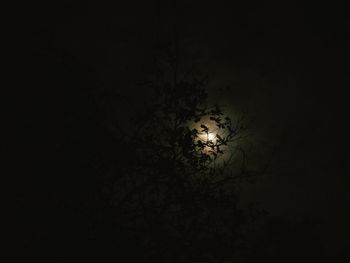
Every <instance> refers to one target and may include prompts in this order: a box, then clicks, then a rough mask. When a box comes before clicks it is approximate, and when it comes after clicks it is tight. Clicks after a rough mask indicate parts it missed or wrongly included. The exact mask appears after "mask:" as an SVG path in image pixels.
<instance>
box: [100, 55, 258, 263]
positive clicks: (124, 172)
mask: <svg viewBox="0 0 350 263" xmlns="http://www.w3.org/2000/svg"><path fill="white" fill-rule="evenodd" d="M168 58H169V59H167V60H163V61H162V62H163V64H162V65H161V67H160V68H158V69H159V70H158V71H157V74H156V75H155V76H152V77H151V78H150V79H149V80H147V81H145V82H143V83H142V88H144V89H147V91H149V95H150V98H151V102H152V103H150V105H149V106H148V107H147V108H146V109H143V113H142V114H140V115H139V116H138V118H137V120H136V121H135V122H134V123H133V124H134V129H130V130H128V131H127V133H126V134H122V135H119V136H120V138H121V139H119V140H118V141H119V142H120V144H119V146H118V147H117V149H116V150H118V151H120V149H123V150H122V151H123V154H122V157H121V158H122V160H118V161H116V162H115V163H114V165H115V166H116V168H115V169H114V170H115V171H117V172H115V173H114V174H112V175H111V176H108V177H105V178H104V180H102V181H101V183H102V185H103V186H102V188H101V189H104V191H103V193H102V194H101V196H102V197H103V198H102V199H103V200H106V202H107V203H108V204H109V206H110V209H111V211H115V212H112V213H113V214H114V220H115V221H114V222H115V225H114V227H115V226H118V227H121V228H123V229H124V230H123V231H126V232H127V235H128V236H131V237H133V240H137V241H136V243H138V246H139V247H143V248H144V251H146V252H145V258H148V259H150V260H152V261H155V260H156V261H161V262H225V260H229V259H230V260H233V259H237V260H238V259H239V258H240V257H242V256H243V250H244V249H243V229H244V225H245V224H247V223H249V222H250V220H251V219H252V217H251V216H249V213H248V212H247V211H244V210H242V209H241V208H240V207H239V197H238V195H237V192H236V188H237V186H238V183H239V182H240V181H242V180H245V179H249V178H251V177H253V176H255V175H256V174H255V173H253V172H250V171H249V170H248V169H247V166H246V156H245V152H244V150H243V149H242V147H241V144H240V141H241V140H242V139H243V138H244V135H245V132H244V131H245V128H244V126H243V123H242V120H241V119H238V120H235V121H233V120H232V119H231V118H230V117H229V116H227V115H225V113H224V112H223V110H222V109H221V107H220V106H219V105H216V104H214V105H212V106H208V105H207V99H208V94H207V92H206V90H205V88H206V85H207V78H206V77H201V78H200V77H196V76H190V77H183V78H179V73H178V69H177V62H176V58H174V57H171V56H170V57H168ZM250 212H251V211H250ZM135 245H136V244H135Z"/></svg>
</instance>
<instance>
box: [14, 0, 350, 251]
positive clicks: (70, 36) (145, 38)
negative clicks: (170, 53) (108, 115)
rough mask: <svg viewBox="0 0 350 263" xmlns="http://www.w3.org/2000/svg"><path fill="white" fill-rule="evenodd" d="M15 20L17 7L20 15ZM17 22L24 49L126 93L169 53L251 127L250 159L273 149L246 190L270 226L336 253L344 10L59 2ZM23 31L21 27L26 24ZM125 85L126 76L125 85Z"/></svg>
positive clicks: (342, 177)
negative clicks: (270, 218) (295, 223)
mask: <svg viewBox="0 0 350 263" xmlns="http://www.w3.org/2000/svg"><path fill="white" fill-rule="evenodd" d="M23 10H25V8H24V9H23ZM30 10H32V11H31V12H28V13H26V14H23V15H22V16H20V17H21V18H23V19H19V20H18V22H17V23H18V24H19V25H20V28H21V29H22V30H24V32H26V33H25V38H24V41H23V43H24V45H25V46H26V48H27V49H29V50H37V51H34V52H38V53H40V52H48V53H50V52H51V53H55V54H60V53H64V52H69V53H71V54H73V55H74V56H75V57H76V58H77V60H78V61H80V63H82V64H88V65H89V66H90V67H92V68H93V71H94V72H95V74H96V75H98V76H99V77H98V78H99V81H100V84H101V86H103V87H113V86H118V92H120V93H123V94H137V93H138V92H140V91H139V90H137V89H138V88H135V87H136V86H135V85H134V84H135V81H136V80H137V79H138V78H142V76H143V75H145V74H147V73H148V65H149V64H150V61H151V59H152V56H153V52H154V51H155V50H157V48H158V45H159V44H162V43H167V42H171V41H172V39H173V34H174V24H175V25H176V28H177V34H178V38H179V46H180V51H181V52H183V53H182V54H184V56H185V57H186V59H187V61H189V62H190V63H194V64H196V65H197V67H198V68H199V69H200V70H202V71H203V72H207V73H208V74H209V76H210V80H211V82H210V93H211V94H213V96H217V95H218V88H219V87H225V86H226V85H229V86H230V87H231V90H230V91H229V95H226V96H225V98H224V99H222V101H223V102H224V104H226V105H229V107H231V109H232V110H233V111H246V112H247V114H248V117H249V118H251V119H252V120H253V122H252V127H251V128H252V130H253V131H254V134H255V137H254V140H255V143H256V145H258V146H257V148H258V150H257V152H258V153H257V154H258V156H259V155H260V156H264V154H265V152H264V151H265V150H264V149H265V147H266V148H269V149H270V148H271V147H272V146H276V147H277V151H276V155H275V159H274V161H273V163H272V165H271V173H270V174H268V175H266V176H263V177H262V178H260V179H259V180H258V181H257V183H256V184H254V185H252V186H248V187H247V190H246V191H247V193H248V195H249V198H252V199H256V200H258V201H259V202H260V203H261V204H262V205H263V206H264V207H266V209H267V210H268V211H270V212H271V214H273V215H277V216H279V215H281V216H287V217H290V218H293V219H297V218H300V217H311V218H313V219H315V220H316V221H317V220H319V221H320V222H321V225H320V226H319V233H320V236H321V239H322V241H323V242H324V244H325V245H326V247H327V248H328V253H329V254H331V255H332V256H337V255H339V254H341V253H343V252H342V251H345V246H346V245H348V244H347V241H348V240H349V234H350V228H349V225H348V222H350V213H349V201H350V196H349V191H348V187H347V186H348V184H349V179H348V176H347V174H348V173H347V167H346V155H347V146H346V141H347V136H348V134H347V130H346V126H347V121H348V116H347V113H346V112H347V104H348V97H347V95H346V90H347V88H348V85H349V72H348V67H347V64H348V58H349V50H348V47H349V40H348V39H350V38H349V26H350V24H349V23H350V20H349V17H348V14H349V10H348V9H346V8H345V6H342V5H341V4H339V3H336V2H334V1H332V2H328V3H327V4H321V3H317V4H305V3H302V2H301V3H295V2H294V1H289V2H288V1H276V2H275V3H265V1H259V3H253V2H249V1H238V2H236V1H185V0H182V1H180V0H179V1H176V4H175V3H174V2H173V1H114V2H113V3H108V4H107V3H102V1H84V2H83V3H74V4H73V3H70V2H69V1H60V2H57V3H56V4H53V3H44V4H42V3H40V4H38V5H37V6H35V5H34V7H33V6H31V9H30ZM25 21H29V22H28V23H27V22H25ZM135 76H136V77H135Z"/></svg>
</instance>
